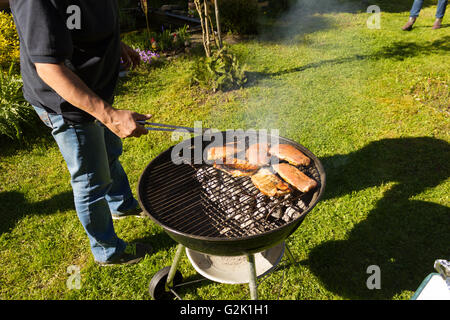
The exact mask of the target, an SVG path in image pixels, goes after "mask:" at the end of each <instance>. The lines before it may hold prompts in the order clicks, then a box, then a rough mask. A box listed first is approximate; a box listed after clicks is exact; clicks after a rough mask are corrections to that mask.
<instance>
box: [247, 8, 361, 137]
mask: <svg viewBox="0 0 450 320" xmlns="http://www.w3.org/2000/svg"><path fill="white" fill-rule="evenodd" d="M365 5H366V3H365V2H364V1H359V0H358V1H340V0H298V1H297V2H296V3H295V4H294V5H293V6H292V7H291V8H290V9H289V11H288V12H286V13H285V14H283V15H282V16H281V17H279V18H278V19H277V20H276V21H275V22H274V23H273V24H271V26H270V28H264V29H263V30H261V32H260V35H259V36H258V38H257V40H256V42H258V43H259V44H260V45H261V47H262V48H264V49H263V50H266V48H269V50H270V51H271V52H272V56H271V57H267V60H265V61H264V62H266V63H264V65H265V67H263V68H261V69H260V70H258V71H255V72H253V73H250V78H249V83H250V86H251V87H252V89H251V90H250V96H249V97H248V104H247V106H246V108H245V110H246V111H245V116H244V117H245V121H246V125H247V127H248V128H250V127H251V128H255V127H256V128H266V129H279V130H280V133H282V134H283V133H287V132H288V131H290V130H297V131H301V130H302V129H305V128H306V127H308V126H310V127H311V126H313V125H314V124H311V123H309V124H308V123H307V122H308V119H307V118H308V117H305V120H304V121H302V122H295V123H294V122H292V121H291V119H292V115H293V114H294V115H295V114H296V112H297V111H298V112H297V113H303V114H305V115H308V113H313V112H320V110H318V109H317V106H316V105H314V104H313V103H311V101H314V99H316V98H317V97H318V96H323V97H326V95H327V92H325V91H324V89H323V88H314V87H313V86H314V85H313V84H311V87H307V89H308V90H307V91H305V92H296V91H294V90H293V86H292V84H293V83H295V84H299V83H300V84H301V85H300V86H299V87H303V86H305V85H306V84H307V82H308V81H314V80H311V79H310V78H307V77H306V76H303V71H306V70H308V71H310V70H315V69H318V68H319V67H320V66H321V64H322V63H323V64H327V63H330V64H332V63H334V62H336V63H339V61H340V60H339V59H340V57H345V55H346V54H347V53H348V52H351V51H352V48H351V47H350V45H349V44H347V43H346V41H345V40H342V41H339V36H340V35H339V33H338V32H337V33H336V35H335V32H332V33H329V34H327V35H324V36H323V38H320V37H322V36H321V35H320V36H317V35H316V33H317V34H320V32H322V31H328V30H330V29H333V28H334V29H336V25H335V24H336V19H337V18H336V15H337V16H340V15H341V14H344V16H345V15H347V14H354V13H357V12H361V11H365V10H366V8H367V7H365ZM347 16H348V15H347ZM338 19H339V18H338ZM330 34H331V36H334V37H335V38H333V39H329V38H327V37H330ZM317 38H320V42H321V43H320V45H317V44H315V42H317ZM311 49H312V50H311ZM312 53H313V55H312ZM336 57H337V58H336ZM270 59H273V64H270V63H268V64H267V61H270ZM343 59H344V60H343V61H345V58H343ZM299 61H300V63H299ZM261 65H262V64H261ZM267 65H269V66H268V67H267ZM264 68H265V69H264ZM329 76H331V75H329ZM330 81H332V79H331V78H330ZM312 83H313V82H312ZM332 85H333V84H332V82H331V83H330V86H332ZM326 89H327V88H325V90H326ZM293 109H296V110H293Z"/></svg>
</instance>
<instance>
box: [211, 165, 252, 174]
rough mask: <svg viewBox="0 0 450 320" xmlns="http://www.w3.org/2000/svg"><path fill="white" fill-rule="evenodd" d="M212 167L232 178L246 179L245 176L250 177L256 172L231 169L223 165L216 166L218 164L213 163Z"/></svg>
mask: <svg viewBox="0 0 450 320" xmlns="http://www.w3.org/2000/svg"><path fill="white" fill-rule="evenodd" d="M213 167H214V168H216V169H218V170H221V171H223V172H226V173H228V174H229V175H231V176H232V177H247V176H251V175H253V174H255V172H256V171H257V169H256V170H239V169H234V168H232V167H229V166H227V165H224V164H218V163H214V164H213Z"/></svg>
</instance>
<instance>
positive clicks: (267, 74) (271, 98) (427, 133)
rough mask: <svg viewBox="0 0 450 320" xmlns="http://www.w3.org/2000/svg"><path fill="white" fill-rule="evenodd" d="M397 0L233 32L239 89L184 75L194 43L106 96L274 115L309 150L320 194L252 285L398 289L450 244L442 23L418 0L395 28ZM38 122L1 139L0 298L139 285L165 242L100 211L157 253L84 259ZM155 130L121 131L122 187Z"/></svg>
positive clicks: (190, 293)
mask: <svg viewBox="0 0 450 320" xmlns="http://www.w3.org/2000/svg"><path fill="white" fill-rule="evenodd" d="M407 2H408V1H400V3H399V4H398V5H393V4H392V3H391V2H387V1H378V4H379V5H380V7H381V9H382V20H381V29H380V30H370V29H368V28H366V24H365V22H366V20H367V18H368V16H369V15H368V14H366V13H364V12H365V11H363V12H358V11H352V10H343V9H342V10H339V9H340V8H338V7H333V10H329V11H328V12H326V11H327V10H325V12H315V11H311V12H308V14H303V15H300V16H296V19H289V17H286V18H285V19H283V20H282V23H280V24H278V25H276V26H275V27H274V28H272V29H268V30H266V31H264V32H263V33H262V34H261V36H259V37H256V38H253V39H250V40H246V41H244V42H240V43H237V44H233V45H232V46H231V49H232V50H233V52H234V53H236V54H237V55H238V56H239V57H240V59H241V61H242V62H244V63H245V64H246V65H247V67H248V75H249V82H248V84H247V85H246V86H245V87H244V88H242V89H240V90H235V91H229V92H218V93H216V94H209V93H208V92H206V91H204V90H202V89H201V88H198V87H195V86H190V77H191V70H192V65H193V63H194V62H195V59H197V58H195V56H188V57H181V58H179V59H176V60H173V61H171V62H170V63H164V64H160V65H158V66H155V67H153V68H141V69H139V70H137V71H136V72H134V73H133V74H132V75H131V76H130V77H128V78H127V79H125V80H122V81H121V83H120V86H119V88H118V96H117V99H116V106H117V107H120V108H127V109H134V110H136V111H138V112H143V113H152V114H153V115H154V120H155V122H166V123H174V124H192V125H193V122H194V121H197V120H201V121H203V125H204V126H205V127H215V128H219V129H226V128H243V129H249V128H274V129H278V130H279V131H280V134H281V135H282V136H285V137H288V138H291V139H293V140H296V141H298V142H300V143H301V144H303V145H305V146H306V147H307V148H309V149H310V150H311V151H313V152H314V153H315V154H316V155H318V156H319V157H320V158H321V160H322V162H323V164H324V165H325V168H326V171H327V188H326V192H325V196H324V199H323V201H321V202H320V203H319V204H318V205H317V207H316V208H315V209H314V210H313V211H312V212H311V214H310V215H309V216H308V217H307V218H306V219H305V221H304V222H303V224H302V225H301V227H300V228H299V229H298V230H297V231H296V232H295V233H294V234H293V235H292V236H291V237H290V238H289V239H288V240H287V243H288V244H289V245H290V248H291V250H292V251H293V253H294V255H295V257H296V259H297V261H298V263H297V264H295V265H286V267H285V268H284V269H280V270H278V271H276V272H274V273H272V274H271V275H270V276H269V277H267V278H266V279H265V280H264V281H263V282H262V283H261V284H260V286H259V293H260V298H261V299H277V298H278V297H279V298H280V299H293V300H307V299H338V300H340V299H409V298H410V297H411V296H412V294H413V293H414V291H415V290H416V289H417V288H418V286H419V284H420V282H421V281H422V280H423V279H424V278H425V277H426V276H427V274H429V273H431V272H434V270H433V262H434V260H435V259H439V258H443V259H449V258H450V250H449V248H448V243H450V232H449V231H450V230H449V225H450V224H449V223H450V209H449V204H450V198H449V194H450V180H449V176H450V166H449V163H450V147H449V138H450V130H449V129H450V121H449V114H448V108H449V105H448V99H447V100H446V99H443V98H442V96H445V95H446V94H447V96H448V85H449V83H450V78H449V74H448V70H449V67H450V61H449V60H448V58H447V57H448V53H449V49H450V48H449V45H448V43H450V41H449V40H450V28H449V26H448V24H447V25H446V27H445V28H443V29H441V30H437V31H432V30H431V28H430V26H431V24H432V22H433V15H434V11H435V6H430V5H429V4H428V3H426V6H425V8H424V10H423V11H422V13H421V17H420V19H419V20H418V22H417V28H415V29H414V30H413V31H412V32H409V33H405V32H402V31H401V30H400V27H401V26H402V25H403V23H404V22H405V21H406V19H407V16H408V14H407V10H408V6H409V5H408V4H407ZM408 3H409V2H408ZM383 8H386V10H387V11H384V10H383ZM311 10H312V9H311ZM284 31H288V33H284ZM430 83H431V84H436V86H430ZM46 130H47V129H46V128H45V127H44V126H42V131H46ZM48 136H49V133H46V134H45V135H44V134H43V135H42V136H39V137H37V138H34V139H33V140H32V142H28V143H25V144H23V145H20V146H18V145H13V144H11V143H7V142H4V141H1V143H2V146H1V149H0V157H1V160H0V181H1V182H0V203H1V204H2V206H1V209H0V210H1V212H0V217H1V218H0V219H1V224H0V261H1V266H0V299H117V300H121V299H150V296H149V293H148V291H147V286H148V284H149V281H150V279H151V278H152V276H153V275H154V274H155V273H156V272H157V271H158V270H160V269H161V268H163V267H165V266H168V265H170V264H171V263H172V258H173V256H174V254H175V249H176V243H175V242H173V241H172V240H171V239H170V238H169V237H168V236H167V235H166V234H165V233H164V231H163V230H162V229H161V228H160V227H158V226H157V225H155V224H153V223H152V222H151V221H149V220H147V219H138V220H136V219H128V220H120V221H115V222H114V223H115V228H116V232H117V233H118V235H119V236H120V237H122V238H123V239H125V240H126V241H138V240H139V241H146V242H149V243H151V244H152V245H153V246H154V248H155V251H156V252H155V254H154V255H152V256H148V257H146V258H145V260H144V261H142V262H141V263H139V264H138V265H135V266H117V267H111V268H100V267H98V266H96V265H95V263H94V262H93V258H92V256H91V253H90V250H89V244H88V241H87V237H86V236H85V234H84V230H83V229H82V227H81V224H80V223H79V221H78V218H77V216H76V212H75V210H74V207H73V204H72V202H73V200H72V195H71V187H70V184H69V175H68V172H67V169H66V167H65V163H64V161H63V159H62V157H61V155H60V153H59V151H58V149H57V147H56V145H55V143H54V142H53V141H52V140H51V139H50V138H49V137H48ZM170 138H171V137H170V135H169V134H167V133H151V134H149V135H147V136H145V137H142V138H140V139H126V140H124V154H123V156H122V157H121V161H122V164H123V166H124V167H125V169H126V171H127V173H128V175H129V179H130V182H131V184H132V188H133V190H136V187H137V181H138V178H139V175H140V173H141V172H142V171H143V169H144V168H145V166H146V165H147V164H148V162H149V161H150V160H151V159H153V158H154V157H155V156H156V155H157V154H159V153H160V152H162V151H164V150H165V149H166V148H168V147H169V146H171V145H173V144H174V143H175V142H174V141H171V139H170ZM283 264H285V262H283ZM70 265H77V266H79V267H80V268H81V273H80V275H81V289H79V290H69V289H68V287H67V284H66V281H67V280H68V279H69V276H70V275H69V274H68V273H67V268H68V267H69V266H70ZM370 265H378V266H379V267H380V270H381V289H379V290H369V289H367V287H366V280H367V278H368V277H369V274H367V273H366V269H367V267H368V266H370ZM180 271H181V272H182V274H183V276H184V278H185V279H187V281H189V280H194V279H198V278H199V275H198V274H197V273H196V271H195V270H194V269H193V267H192V266H191V265H190V263H189V261H188V260H187V258H186V257H184V258H183V259H182V261H181V264H180ZM281 283H282V286H280V284H281ZM180 294H181V295H182V297H183V298H185V299H236V300H240V299H247V298H248V297H249V291H248V287H247V286H246V285H223V284H218V283H212V282H202V283H200V284H196V285H192V286H189V287H183V288H182V289H181V291H180Z"/></svg>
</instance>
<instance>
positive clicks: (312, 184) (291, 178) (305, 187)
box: [272, 163, 317, 192]
mask: <svg viewBox="0 0 450 320" xmlns="http://www.w3.org/2000/svg"><path fill="white" fill-rule="evenodd" d="M272 168H273V169H274V170H275V172H276V173H278V174H279V175H280V177H281V178H283V179H284V181H286V182H287V183H289V184H290V185H291V186H293V187H294V188H296V189H298V190H300V191H301V192H308V191H310V190H312V189H314V188H316V187H317V182H316V181H315V180H313V179H311V178H310V177H308V176H307V175H305V174H304V173H303V172H301V171H300V170H299V169H297V168H296V167H294V166H291V165H290V164H287V163H280V164H274V165H272Z"/></svg>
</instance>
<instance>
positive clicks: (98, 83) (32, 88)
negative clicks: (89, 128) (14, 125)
mask: <svg viewBox="0 0 450 320" xmlns="http://www.w3.org/2000/svg"><path fill="white" fill-rule="evenodd" d="M10 6H11V11H12V14H13V16H14V20H15V23H16V28H17V32H18V34H19V38H20V66H21V73H22V79H23V92H24V97H25V99H26V100H27V101H28V102H30V103H31V104H32V105H35V106H39V107H43V108H44V109H46V110H47V111H48V112H52V113H57V114H62V115H63V117H64V119H65V120H66V121H67V122H68V123H80V122H87V121H93V120H94V118H93V117H92V116H90V115H89V114H87V113H86V112H84V111H82V110H80V109H78V108H76V107H75V106H73V105H71V104H70V103H68V102H67V101H65V100H64V99H63V98H62V97H61V96H59V95H58V94H57V93H56V92H55V91H54V90H53V89H51V88H50V87H49V86H48V85H46V84H45V83H44V82H43V81H42V80H41V78H40V77H39V76H38V74H37V72H36V68H35V66H34V63H61V62H63V63H64V64H65V65H66V66H67V67H68V68H70V69H71V70H72V71H73V72H74V73H75V74H77V75H78V76H79V77H80V78H81V79H82V80H83V81H84V82H85V83H86V85H87V86H88V87H89V88H90V89H91V90H93V91H94V92H95V93H96V94H97V95H99V96H100V97H101V98H102V99H104V100H105V101H107V102H108V103H111V104H112V102H113V96H114V89H115V86H116V83H117V79H118V74H119V65H120V26H119V9H118V3H117V0H10Z"/></svg>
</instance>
